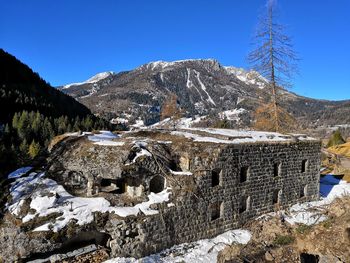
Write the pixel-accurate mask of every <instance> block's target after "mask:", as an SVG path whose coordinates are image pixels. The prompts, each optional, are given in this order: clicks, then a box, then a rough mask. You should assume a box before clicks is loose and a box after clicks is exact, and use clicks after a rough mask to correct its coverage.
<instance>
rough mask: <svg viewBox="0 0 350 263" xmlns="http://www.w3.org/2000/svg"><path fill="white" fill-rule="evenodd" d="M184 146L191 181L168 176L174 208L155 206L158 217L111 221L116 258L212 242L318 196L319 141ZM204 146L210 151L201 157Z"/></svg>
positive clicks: (186, 178) (110, 229)
mask: <svg viewBox="0 0 350 263" xmlns="http://www.w3.org/2000/svg"><path fill="white" fill-rule="evenodd" d="M188 147H189V148H190V149H189V150H188V151H186V156H187V158H188V160H187V163H188V167H189V171H190V172H192V173H193V176H188V175H187V176H185V175H184V176H173V177H171V176H168V177H167V178H166V179H167V180H166V182H167V183H166V184H167V186H168V187H171V188H172V191H173V195H172V196H171V200H170V202H172V203H173V205H169V203H168V204H166V203H163V204H159V205H158V206H157V209H158V211H159V213H158V214H156V215H152V216H144V215H143V216H141V215H140V216H138V217H129V218H128V219H127V220H125V219H120V218H116V219H111V220H110V222H109V225H108V228H107V230H108V232H109V233H110V234H111V236H112V238H113V239H114V240H113V241H112V242H111V247H112V251H113V255H114V256H135V257H141V256H144V255H147V254H151V253H155V252H159V251H160V250H162V249H165V248H167V247H170V246H172V245H174V244H179V243H184V242H191V241H195V240H198V239H203V238H211V237H213V236H216V235H218V234H221V233H223V232H224V231H227V230H230V229H233V228H237V227H240V226H242V225H243V224H244V223H245V222H247V220H249V219H252V218H254V217H257V216H259V215H262V214H264V213H268V212H272V211H277V210H279V209H282V208H287V207H288V206H291V205H293V204H295V203H298V202H305V201H311V200H316V199H317V198H318V197H319V169H320V148H321V144H320V142H319V141H316V140H303V141H298V140H296V141H286V142H283V141H280V142H277V141H276V142H255V143H238V144H215V143H207V142H192V143H191V144H190V145H189V146H188ZM203 149H206V150H205V151H207V152H208V153H209V154H202V155H201V154H198V153H200V152H203ZM182 154H183V153H182ZM121 221H123V223H121ZM127 229H131V230H132V231H133V233H134V234H133V235H130V233H127ZM135 229H137V231H135ZM129 232H130V231H129Z"/></svg>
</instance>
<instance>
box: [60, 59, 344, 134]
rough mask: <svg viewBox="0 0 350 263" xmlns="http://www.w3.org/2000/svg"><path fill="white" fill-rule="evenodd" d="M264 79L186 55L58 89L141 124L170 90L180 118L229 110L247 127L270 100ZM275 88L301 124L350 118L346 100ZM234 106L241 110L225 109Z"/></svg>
mask: <svg viewBox="0 0 350 263" xmlns="http://www.w3.org/2000/svg"><path fill="white" fill-rule="evenodd" d="M109 74H110V75H109ZM267 84H268V81H267V80H266V79H265V78H264V77H262V76H261V75H260V74H258V73H257V72H255V71H249V70H245V69H242V68H236V67H231V66H222V65H221V64H220V63H219V62H218V61H217V60H214V59H187V60H179V61H173V62H166V61H155V62H150V63H147V64H144V65H141V66H139V67H137V68H135V69H134V70H130V71H125V72H120V73H117V74H112V73H109V72H107V73H102V74H98V75H97V76H94V77H92V78H91V79H89V80H87V81H85V82H82V83H81V84H79V83H73V84H68V85H66V86H64V87H63V89H62V91H63V92H64V93H66V94H69V95H71V96H72V97H74V98H76V99H77V100H78V101H79V102H81V103H83V104H85V105H86V106H87V107H89V108H90V109H91V110H92V111H93V112H94V113H96V114H100V115H102V116H104V117H107V118H108V119H117V118H125V116H126V115H127V116H131V118H129V117H128V118H126V119H127V120H128V124H133V123H134V122H135V120H138V119H141V120H142V121H144V124H145V125H151V124H153V123H156V122H159V120H160V114H159V113H160V109H161V106H162V105H163V103H164V101H165V100H166V98H168V96H169V94H171V93H173V94H175V95H176V96H177V102H178V105H180V107H181V109H182V110H183V112H184V116H186V117H194V116H196V115H200V116H205V115H209V116H211V117H210V118H211V120H208V123H214V122H215V121H217V119H216V118H217V116H218V113H220V112H226V113H224V114H221V115H222V116H226V115H230V116H226V119H228V120H230V122H231V119H232V122H234V124H232V125H234V128H246V127H249V126H251V124H252V121H253V119H254V115H253V113H254V112H255V110H256V109H257V108H258V107H259V106H261V104H262V103H264V102H266V101H269V99H270V94H269V92H265V91H264V88H265V87H266V86H267ZM278 93H279V94H280V95H281V97H283V99H282V100H281V101H280V103H281V106H282V107H283V108H285V109H286V110H287V111H288V112H289V113H291V114H293V115H294V117H295V118H297V119H298V121H300V122H301V124H302V125H305V126H310V125H314V124H315V123H316V122H321V123H324V124H326V125H328V124H341V123H348V122H349V120H350V114H348V113H349V109H350V108H349V107H347V106H348V105H350V102H332V101H325V100H316V99H311V98H306V97H302V96H298V95H297V94H294V93H292V92H290V91H288V90H284V89H278ZM145 105H147V106H145ZM239 108H243V109H245V111H244V112H242V113H238V114H233V113H236V112H232V114H231V113H230V112H227V111H229V110H233V109H239ZM333 109H335V111H336V112H337V114H334V110H333ZM238 115H239V116H238ZM213 116H215V117H216V118H215V117H214V118H213ZM230 125H231V123H230Z"/></svg>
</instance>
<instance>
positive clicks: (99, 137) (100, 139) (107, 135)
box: [88, 131, 124, 146]
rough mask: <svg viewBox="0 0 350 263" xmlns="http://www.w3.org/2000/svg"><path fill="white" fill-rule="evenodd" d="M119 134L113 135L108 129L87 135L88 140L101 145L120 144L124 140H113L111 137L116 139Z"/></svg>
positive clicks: (122, 143)
mask: <svg viewBox="0 0 350 263" xmlns="http://www.w3.org/2000/svg"><path fill="white" fill-rule="evenodd" d="M117 138H119V136H117V135H115V134H114V133H112V132H110V131H100V133H98V134H93V135H89V136H88V139H89V141H92V142H94V144H97V145H103V146H122V145H124V142H117V141H113V139H117Z"/></svg>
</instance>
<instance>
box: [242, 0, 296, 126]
mask: <svg viewBox="0 0 350 263" xmlns="http://www.w3.org/2000/svg"><path fill="white" fill-rule="evenodd" d="M266 9H267V10H266V14H264V15H263V16H262V17H261V18H260V21H259V24H258V27H257V32H256V34H255V37H254V44H255V49H254V50H253V51H252V52H251V53H250V54H249V55H248V60H249V62H250V64H251V65H252V66H253V69H254V70H256V71H257V72H259V73H260V74H261V75H262V76H264V77H265V78H266V79H267V80H268V81H269V85H268V88H269V93H270V95H271V102H270V103H268V104H267V105H263V106H262V107H261V108H260V109H258V110H257V112H256V118H257V122H256V124H257V126H258V128H262V129H266V130H274V131H276V132H277V131H282V130H288V129H290V127H288V126H290V125H292V122H293V117H292V116H291V115H289V114H288V112H287V111H286V110H284V109H283V108H282V107H281V106H280V105H279V103H278V102H279V100H278V90H279V87H289V86H290V83H291V82H290V81H291V78H292V76H293V74H294V73H295V72H296V70H297V64H296V62H297V60H298V59H297V56H296V54H295V52H294V50H293V46H292V43H291V39H290V37H288V36H287V35H286V34H285V33H284V30H285V27H284V26H283V25H281V24H278V23H277V22H276V20H277V15H276V10H275V9H276V2H275V1H274V0H268V1H267V6H266ZM259 118H260V120H259ZM269 123H270V124H269Z"/></svg>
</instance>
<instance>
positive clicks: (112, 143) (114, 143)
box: [94, 141, 125, 146]
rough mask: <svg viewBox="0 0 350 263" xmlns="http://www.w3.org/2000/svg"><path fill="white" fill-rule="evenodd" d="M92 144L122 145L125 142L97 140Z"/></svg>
mask: <svg viewBox="0 0 350 263" xmlns="http://www.w3.org/2000/svg"><path fill="white" fill-rule="evenodd" d="M94 144H96V145H101V146H123V145H124V144H125V143H124V142H114V141H99V142H95V143H94Z"/></svg>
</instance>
